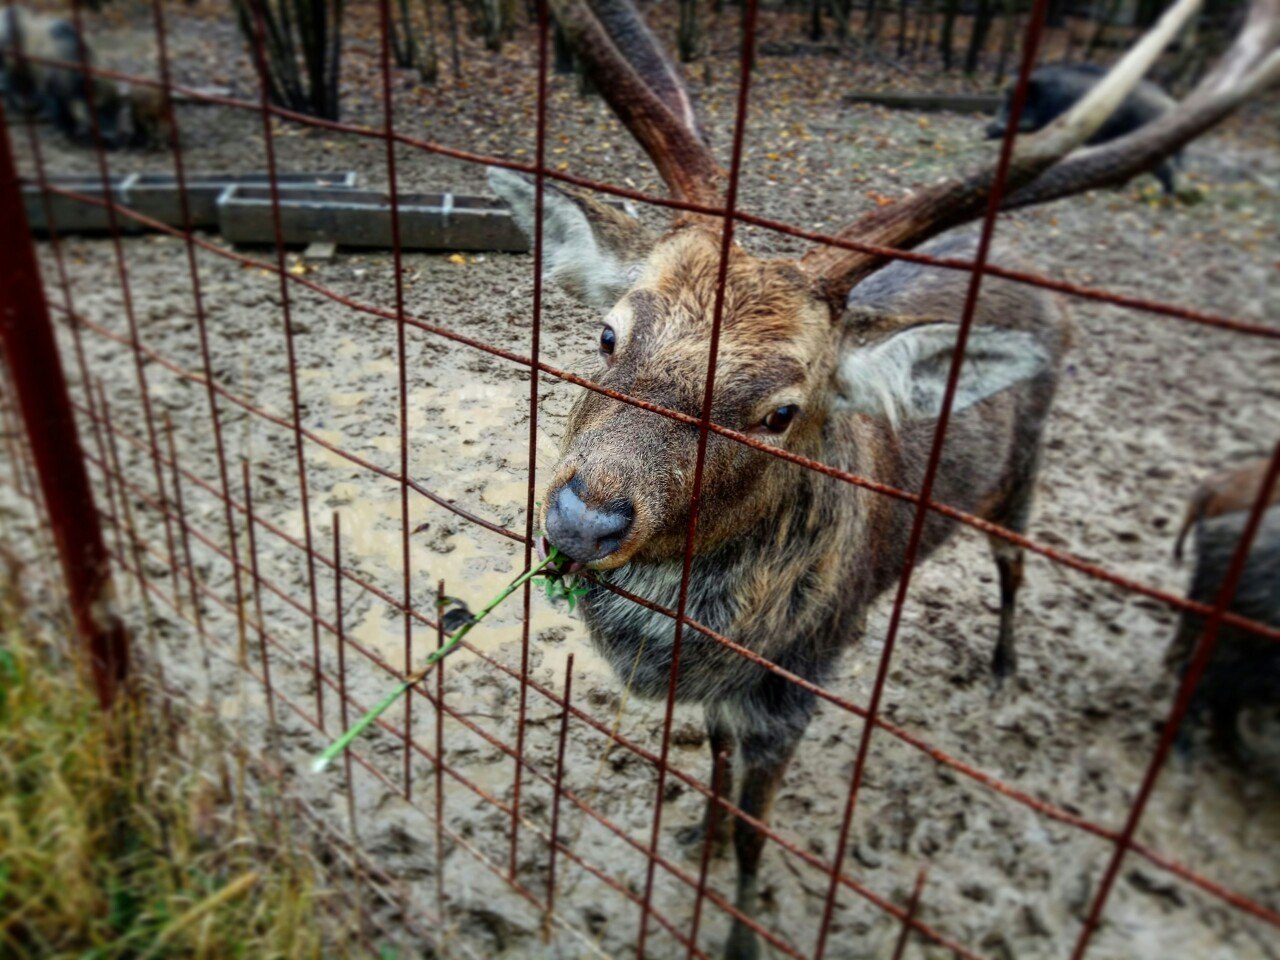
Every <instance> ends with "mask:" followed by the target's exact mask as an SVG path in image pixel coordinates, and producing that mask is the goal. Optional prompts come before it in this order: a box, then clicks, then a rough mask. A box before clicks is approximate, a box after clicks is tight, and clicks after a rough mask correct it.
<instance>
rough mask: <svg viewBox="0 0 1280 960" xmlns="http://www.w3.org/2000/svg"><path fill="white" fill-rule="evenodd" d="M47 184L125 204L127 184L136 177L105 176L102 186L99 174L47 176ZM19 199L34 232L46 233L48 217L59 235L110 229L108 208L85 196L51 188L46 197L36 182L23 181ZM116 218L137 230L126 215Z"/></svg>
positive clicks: (123, 225)
mask: <svg viewBox="0 0 1280 960" xmlns="http://www.w3.org/2000/svg"><path fill="white" fill-rule="evenodd" d="M47 179H48V182H49V185H50V186H54V187H61V188H62V189H64V190H71V191H74V192H75V193H80V194H84V195H85V196H87V197H93V198H94V199H97V200H104V199H112V200H114V201H115V202H116V203H118V204H125V203H126V200H125V197H126V196H127V194H128V190H129V187H130V186H131V185H132V184H133V181H134V180H136V179H137V174H129V175H127V176H114V177H108V178H107V184H108V187H107V189H106V190H103V188H102V178H101V177H95V176H84V177H49V178H47ZM22 203H23V206H24V207H26V211H27V223H28V224H30V226H31V229H32V231H33V232H35V233H39V234H43V235H48V234H49V232H50V231H49V220H48V218H47V217H46V213H47V214H48V217H51V218H52V219H53V226H54V227H55V229H56V230H57V231H58V234H59V235H62V234H66V233H105V232H107V231H108V230H110V229H111V221H110V219H109V218H108V212H107V208H106V207H105V206H101V205H99V204H96V203H90V202H88V201H86V200H77V199H76V198H74V197H68V196H65V195H63V194H61V193H54V192H53V191H50V192H49V194H48V198H47V204H46V198H45V196H44V191H43V190H41V189H40V185H39V184H38V183H30V182H28V183H24V184H23V185H22ZM116 221H117V223H118V224H119V226H120V230H121V231H122V232H124V233H134V232H137V226H138V225H137V224H136V223H135V222H134V221H132V220H130V219H129V218H128V217H126V216H123V215H121V216H117V217H116Z"/></svg>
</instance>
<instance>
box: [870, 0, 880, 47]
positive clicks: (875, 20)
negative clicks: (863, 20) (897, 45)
mask: <svg viewBox="0 0 1280 960" xmlns="http://www.w3.org/2000/svg"><path fill="white" fill-rule="evenodd" d="M879 39H880V4H879V2H878V0H868V2H867V45H868V46H870V47H873V48H874V47H875V45H876V42H877V41H878V40H879Z"/></svg>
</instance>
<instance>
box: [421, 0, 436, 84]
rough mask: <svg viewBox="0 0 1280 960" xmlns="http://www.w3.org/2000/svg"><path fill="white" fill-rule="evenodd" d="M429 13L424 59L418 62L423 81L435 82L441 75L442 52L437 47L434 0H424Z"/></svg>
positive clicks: (423, 46)
mask: <svg viewBox="0 0 1280 960" xmlns="http://www.w3.org/2000/svg"><path fill="white" fill-rule="evenodd" d="M422 9H423V11H424V12H425V13H426V15H427V32H426V34H425V35H424V36H423V38H422V60H421V61H420V62H419V64H418V76H419V77H420V78H421V79H422V82H423V83H435V82H436V80H438V79H439V77H440V53H439V49H438V48H437V47H436V17H435V13H434V11H433V10H432V0H422Z"/></svg>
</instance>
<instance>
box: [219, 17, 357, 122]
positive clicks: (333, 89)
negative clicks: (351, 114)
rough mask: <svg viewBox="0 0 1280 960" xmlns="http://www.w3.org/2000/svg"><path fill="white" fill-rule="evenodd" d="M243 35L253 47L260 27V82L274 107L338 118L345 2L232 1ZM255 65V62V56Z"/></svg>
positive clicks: (327, 118)
mask: <svg viewBox="0 0 1280 960" xmlns="http://www.w3.org/2000/svg"><path fill="white" fill-rule="evenodd" d="M234 2H235V8H236V15H237V16H236V19H237V21H238V23H239V25H240V31H241V33H242V34H243V35H244V37H245V39H246V40H247V41H248V43H249V44H250V46H256V45H257V43H258V23H259V18H260V19H261V24H262V33H263V37H262V45H263V50H262V54H263V61H264V67H265V70H266V75H265V76H264V77H263V78H262V80H263V83H265V84H266V86H267V94H268V96H269V97H270V98H271V101H272V103H275V104H276V105H278V106H282V107H285V108H287V109H290V110H296V111H298V112H299V113H307V114H310V115H311V116H315V117H322V118H324V119H326V120H336V119H338V76H339V72H340V68H341V61H342V8H343V0H274V2H271V0H234ZM255 64H256V58H255Z"/></svg>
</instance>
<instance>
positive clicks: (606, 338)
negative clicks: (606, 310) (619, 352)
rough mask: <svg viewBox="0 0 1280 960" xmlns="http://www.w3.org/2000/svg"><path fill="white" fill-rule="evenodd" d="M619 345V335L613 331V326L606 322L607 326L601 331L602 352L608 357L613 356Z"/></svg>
mask: <svg viewBox="0 0 1280 960" xmlns="http://www.w3.org/2000/svg"><path fill="white" fill-rule="evenodd" d="M617 345H618V335H617V334H616V333H614V332H613V327H611V326H609V325H608V324H605V328H604V329H603V330H602V331H601V332H600V352H601V353H603V354H604V355H605V356H606V357H611V356H613V349H614V347H616V346H617Z"/></svg>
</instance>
